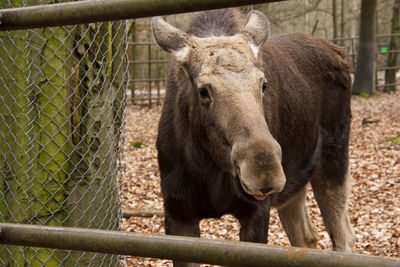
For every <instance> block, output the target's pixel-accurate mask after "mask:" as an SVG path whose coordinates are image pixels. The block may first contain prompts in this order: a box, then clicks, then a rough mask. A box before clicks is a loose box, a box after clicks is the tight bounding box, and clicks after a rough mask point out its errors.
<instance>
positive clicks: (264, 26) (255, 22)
mask: <svg viewBox="0 0 400 267" xmlns="http://www.w3.org/2000/svg"><path fill="white" fill-rule="evenodd" d="M241 33H242V34H244V35H246V36H248V37H249V38H250V47H251V49H252V50H253V53H254V56H255V57H257V53H258V49H259V48H260V46H262V45H263V44H264V43H265V42H266V41H267V39H268V36H269V21H268V19H267V17H266V16H265V15H264V14H263V13H261V12H260V11H258V10H252V11H250V12H249V14H248V15H247V18H246V22H245V24H244V25H243V27H242V30H241Z"/></svg>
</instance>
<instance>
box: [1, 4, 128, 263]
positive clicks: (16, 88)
mask: <svg viewBox="0 0 400 267" xmlns="http://www.w3.org/2000/svg"><path fill="white" fill-rule="evenodd" d="M50 2H51V1H45V0H35V1H28V0H18V1H11V0H0V8H10V7H19V6H25V5H28V4H29V5H38V4H48V3H50ZM65 2H67V1H65ZM126 49H127V31H126V26H125V22H106V23H93V24H89V25H77V26H68V27H53V28H42V29H35V30H19V31H9V32H0V175H1V180H0V222H9V223H24V224H42V225H53V226H73V227H84V228H97V229H110V230H117V229H118V228H119V221H120V217H121V215H120V214H121V213H120V208H121V207H120V203H121V199H120V192H121V188H119V187H120V186H121V185H122V183H121V182H120V181H119V180H120V179H121V176H122V171H123V168H122V156H123V155H122V152H123V142H124V133H123V130H122V129H124V125H123V124H124V109H125V104H126V97H125V89H126V87H127V82H128V79H127V76H128V75H127V71H128V68H127V57H126ZM118 263H119V259H118V257H116V256H111V255H106V254H94V253H84V252H75V251H74V252H73V251H62V250H53V249H45V248H31V247H18V246H1V247H0V265H1V266H115V265H118Z"/></svg>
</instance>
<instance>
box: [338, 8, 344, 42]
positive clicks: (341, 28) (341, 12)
mask: <svg viewBox="0 0 400 267" xmlns="http://www.w3.org/2000/svg"><path fill="white" fill-rule="evenodd" d="M340 38H341V40H340V43H339V44H340V45H341V46H344V40H343V38H344V0H341V1H340Z"/></svg>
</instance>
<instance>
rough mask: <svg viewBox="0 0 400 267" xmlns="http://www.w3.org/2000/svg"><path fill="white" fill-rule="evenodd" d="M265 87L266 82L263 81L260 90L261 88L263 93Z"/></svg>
mask: <svg viewBox="0 0 400 267" xmlns="http://www.w3.org/2000/svg"><path fill="white" fill-rule="evenodd" d="M265 89H267V83H266V82H263V84H262V86H261V90H262V92H263V93H264V92H265Z"/></svg>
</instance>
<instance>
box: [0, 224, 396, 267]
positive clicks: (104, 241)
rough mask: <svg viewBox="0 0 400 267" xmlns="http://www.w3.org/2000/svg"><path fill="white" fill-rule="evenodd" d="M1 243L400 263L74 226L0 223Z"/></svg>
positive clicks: (256, 261)
mask: <svg viewBox="0 0 400 267" xmlns="http://www.w3.org/2000/svg"><path fill="white" fill-rule="evenodd" d="M0 244H8V245H19V246H34V247H47V248H56V249H70V250H81V251H88V252H99V253H109V254H119V255H132V256H141V257H152V258H162V259H175V260H180V261H187V262H197V263H208V264H217V265H228V266H254V267H256V266H308V267H313V266H324V267H330V266H349V267H350V266H352V267H355V266H380V267H389V266H390V267H394V266H400V259H396V258H387V257H376V256H367V255H358V254H351V253H342V252H333V251H326V250H316V249H305V248H295V247H279V246H268V245H263V244H255V243H248V242H235V241H225V240H207V239H201V238H194V237H182V236H167V235H154V234H141V233H126V232H117V231H106V230H92V229H82V228H72V227H70V228H69V227H51V226H37V225H23V224H0Z"/></svg>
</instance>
